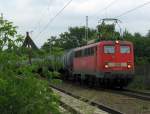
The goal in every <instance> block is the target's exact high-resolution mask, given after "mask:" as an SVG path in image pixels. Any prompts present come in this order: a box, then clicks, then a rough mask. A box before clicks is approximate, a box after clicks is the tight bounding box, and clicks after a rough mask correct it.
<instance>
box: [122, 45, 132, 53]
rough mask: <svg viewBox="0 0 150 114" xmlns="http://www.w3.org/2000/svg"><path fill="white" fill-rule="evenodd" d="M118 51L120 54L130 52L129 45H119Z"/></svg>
mask: <svg viewBox="0 0 150 114" xmlns="http://www.w3.org/2000/svg"><path fill="white" fill-rule="evenodd" d="M120 52H121V53H122V54H125V53H130V47H129V46H120Z"/></svg>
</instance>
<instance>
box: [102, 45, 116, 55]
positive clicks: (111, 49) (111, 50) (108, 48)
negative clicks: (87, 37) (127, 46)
mask: <svg viewBox="0 0 150 114" xmlns="http://www.w3.org/2000/svg"><path fill="white" fill-rule="evenodd" d="M104 53H106V54H113V53H115V47H114V46H104Z"/></svg>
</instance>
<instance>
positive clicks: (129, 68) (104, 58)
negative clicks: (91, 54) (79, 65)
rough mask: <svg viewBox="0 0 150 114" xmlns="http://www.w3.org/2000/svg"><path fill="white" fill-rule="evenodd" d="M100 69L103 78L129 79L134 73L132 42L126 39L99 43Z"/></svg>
mask: <svg viewBox="0 0 150 114" xmlns="http://www.w3.org/2000/svg"><path fill="white" fill-rule="evenodd" d="M100 49H101V50H100V51H101V54H100V55H101V56H100V58H101V59H100V60H101V63H100V64H101V65H102V66H101V71H103V72H104V77H105V78H111V79H113V78H114V79H119V80H122V79H127V80H131V79H132V78H133V74H134V54H133V44H132V43H131V42H128V41H118V40H117V41H110V42H109V41H107V42H104V43H102V45H101V48H100Z"/></svg>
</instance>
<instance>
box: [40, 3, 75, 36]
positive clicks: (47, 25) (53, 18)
mask: <svg viewBox="0 0 150 114" xmlns="http://www.w3.org/2000/svg"><path fill="white" fill-rule="evenodd" d="M72 1H73V0H70V1H69V2H68V3H67V4H66V5H65V6H64V7H63V8H62V9H61V10H60V11H59V12H58V13H57V14H56V15H55V16H54V17H52V18H51V19H50V20H49V22H48V23H47V24H46V26H45V27H44V28H43V30H42V31H41V32H40V33H39V34H38V36H39V35H40V34H41V33H42V32H43V31H44V30H46V29H47V28H48V27H49V24H50V23H52V22H53V21H54V20H55V18H56V17H57V16H59V15H60V14H61V13H62V12H63V11H64V9H65V8H66V7H67V6H68V5H69V4H70V3H71V2H72Z"/></svg>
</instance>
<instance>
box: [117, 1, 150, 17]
mask: <svg viewBox="0 0 150 114" xmlns="http://www.w3.org/2000/svg"><path fill="white" fill-rule="evenodd" d="M148 4H150V1H149V2H146V3H144V4H141V5H138V6H136V7H135V8H133V9H130V10H128V11H126V12H124V13H122V14H120V15H118V16H116V17H115V18H119V17H122V16H124V15H126V14H128V13H130V12H133V11H135V10H137V9H139V8H142V7H144V6H146V5H148Z"/></svg>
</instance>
